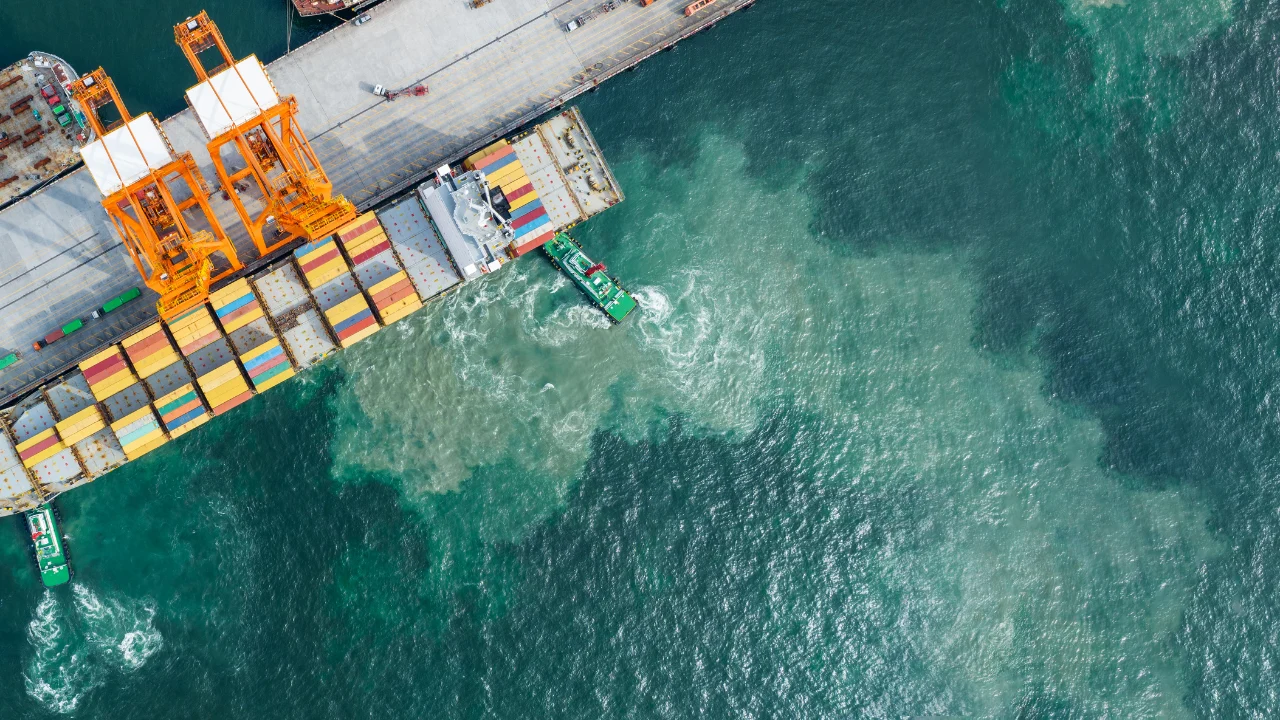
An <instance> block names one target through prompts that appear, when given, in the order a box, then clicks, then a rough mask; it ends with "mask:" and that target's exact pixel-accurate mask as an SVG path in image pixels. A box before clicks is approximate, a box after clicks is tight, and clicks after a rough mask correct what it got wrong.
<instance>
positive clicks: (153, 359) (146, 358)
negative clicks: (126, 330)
mask: <svg viewBox="0 0 1280 720" xmlns="http://www.w3.org/2000/svg"><path fill="white" fill-rule="evenodd" d="M121 345H122V346H123V347H124V351H125V354H126V355H128V356H129V362H131V363H133V368H134V370H135V371H137V373H138V376H139V377H141V378H143V379H146V378H149V377H151V376H152V375H154V374H156V373H157V372H160V371H161V370H163V369H165V368H167V367H169V366H170V365H172V364H174V363H176V362H178V360H179V358H178V353H177V351H176V350H174V349H173V343H171V342H169V336H168V335H166V334H165V332H164V328H163V327H162V326H161V325H160V322H159V321H156V322H153V323H151V324H150V325H148V326H147V327H145V328H143V329H142V330H140V331H138V332H136V333H134V334H133V335H130V336H129V337H127V338H125V340H124V342H122V343H121Z"/></svg>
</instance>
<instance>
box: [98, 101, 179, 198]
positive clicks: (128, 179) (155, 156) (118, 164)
mask: <svg viewBox="0 0 1280 720" xmlns="http://www.w3.org/2000/svg"><path fill="white" fill-rule="evenodd" d="M80 157H82V158H84V164H85V166H86V167H88V168H89V174H90V175H92V176H93V181H94V182H95V183H97V184H98V190H100V191H102V194H103V196H107V195H111V194H112V193H114V192H116V191H118V190H120V189H121V188H124V187H126V186H128V185H132V184H133V183H135V182H137V181H139V180H141V179H142V178H144V177H146V176H147V175H148V174H149V173H150V172H151V171H152V170H158V169H160V168H162V167H164V166H165V165H167V164H169V163H171V162H173V159H174V158H173V154H172V153H171V152H169V144H168V143H166V142H165V141H164V136H163V135H161V134H160V126H159V125H157V124H156V119H155V118H154V117H152V116H151V113H143V114H142V115H139V116H138V117H136V118H134V119H133V120H130V121H129V124H128V125H121V126H120V127H118V128H116V129H115V130H112V131H111V132H109V133H107V134H106V136H105V137H102V138H99V139H97V140H94V141H93V142H91V143H89V144H88V145H85V146H84V147H82V148H80Z"/></svg>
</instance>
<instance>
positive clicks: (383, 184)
mask: <svg viewBox="0 0 1280 720" xmlns="http://www.w3.org/2000/svg"><path fill="white" fill-rule="evenodd" d="M753 2H754V0H719V2H717V3H716V4H714V5H712V6H711V7H709V8H707V9H704V10H702V11H701V12H699V13H697V14H696V15H694V16H693V17H685V16H684V14H683V8H684V6H685V5H686V4H687V3H688V0H657V1H656V2H654V3H653V4H652V5H650V6H648V7H640V6H639V5H637V4H635V3H633V2H626V3H623V4H622V5H621V6H620V7H618V8H617V9H616V10H614V11H612V12H609V13H607V14H605V15H601V16H599V17H597V18H595V19H593V20H592V21H590V22H589V23H587V24H586V25H584V26H582V27H581V28H579V29H577V30H575V31H574V32H572V33H567V32H565V31H564V30H563V29H562V26H563V24H564V23H565V22H566V21H568V20H569V19H571V18H573V17H575V16H577V15H580V14H582V13H583V12H585V11H587V10H589V9H590V8H592V7H595V6H597V5H599V4H600V0H564V1H559V0H498V1H496V2H491V3H489V4H488V5H485V6H484V7H481V8H479V9H473V8H471V7H469V5H468V4H467V3H465V2H460V1H459V0H387V2H384V3H383V4H381V5H379V6H377V7H375V8H373V9H371V10H369V11H368V14H369V15H370V16H372V19H371V20H370V21H369V22H367V23H365V24H363V25H360V26H356V25H352V24H347V25H344V26H342V27H339V28H337V29H335V30H333V31H332V32H329V33H327V34H325V35H323V36H321V37H320V38H317V39H316V40H313V41H312V42H310V43H308V44H306V45H304V46H302V47H301V48H298V49H297V50H294V51H293V52H292V53H291V54H289V55H288V56H286V57H284V58H281V59H279V60H277V61H275V62H274V63H271V64H270V65H269V66H268V72H269V73H270V74H271V77H272V79H273V80H274V82H275V85H276V88H277V89H278V90H279V91H280V93H281V94H293V95H295V96H296V97H297V98H298V104H299V108H300V112H301V123H302V126H303V128H304V130H305V131H306V132H307V134H308V136H309V137H310V139H311V142H312V145H313V147H314V148H315V150H316V153H317V155H318V156H319V158H320V161H321V163H322V164H323V165H324V167H325V169H326V170H327V171H328V173H329V176H330V178H331V179H332V180H333V182H334V186H335V189H336V190H337V191H338V192H341V193H343V194H345V195H346V196H347V197H348V198H349V199H350V200H351V201H352V202H354V203H356V204H357V205H358V206H359V207H361V208H362V209H364V208H368V207H370V206H372V205H375V204H377V203H379V202H381V201H383V200H386V199H388V198H390V197H392V196H393V195H396V194H398V193H400V192H401V191H403V190H406V189H408V188H409V187H411V186H412V185H414V184H415V183H416V182H418V181H420V180H421V178H423V177H424V176H426V175H427V174H428V173H429V172H430V171H432V170H433V169H434V168H435V167H437V166H438V165H440V164H442V163H444V162H448V161H453V160H457V159H459V158H461V157H462V156H463V155H465V154H467V153H468V152H471V151H472V150H474V149H478V148H479V147H481V146H483V145H485V144H487V143H488V142H490V141H491V140H492V139H493V138H495V137H498V136H501V135H506V134H509V133H511V132H514V131H515V130H517V129H519V128H520V127H522V126H524V125H525V124H527V123H528V122H529V121H531V120H533V119H534V118H536V117H538V116H539V115H541V114H542V113H544V112H546V111H547V110H550V109H552V108H554V107H557V106H559V105H561V104H563V103H564V102H566V101H568V100H570V99H572V98H573V97H576V96H577V95H579V94H581V93H583V92H586V91H588V90H590V89H592V88H593V87H596V86H597V85H599V83H601V82H603V81H604V80H606V79H608V78H609V77H612V76H613V75H614V74H616V73H618V72H621V71H623V70H626V69H627V68H629V67H631V66H633V65H635V64H636V63H638V62H640V61H642V60H644V59H645V58H647V57H649V56H651V55H653V54H654V53H657V52H659V51H660V50H662V49H664V48H666V47H669V46H670V45H672V44H674V43H676V42H678V41H679V40H681V39H683V38H685V37H688V36H689V35H691V34H693V33H695V32H698V31H700V30H702V29H705V28H706V27H709V26H710V25H712V24H714V23H715V22H718V21H719V20H720V19H722V18H724V17H726V16H727V15H729V14H730V13H732V12H735V11H737V10H739V9H742V8H743V7H746V6H748V5H750V4H752V3H753ZM181 19H182V18H178V17H175V18H174V22H177V21H180V20H181ZM214 20H215V21H216V20H218V18H214ZM158 41H159V40H158ZM251 50H252V48H236V47H233V48H232V51H233V52H234V53H236V54H237V56H238V57H239V56H243V55H248V54H249V53H250V52H251ZM173 56H174V59H173V61H174V62H182V56H181V53H180V51H179V50H178V48H177V47H176V46H175V47H174V48H173ZM107 70H108V72H110V68H107ZM194 82H195V76H194V74H193V75H192V84H194ZM418 83H424V84H426V85H427V86H428V87H429V89H430V92H429V94H428V95H427V96H426V97H422V98H415V97H409V98H402V99H399V100H396V101H394V102H388V101H386V100H384V99H382V98H378V97H376V96H374V95H373V94H372V93H371V92H370V90H371V89H372V87H373V86H374V85H375V84H381V85H384V86H386V87H388V88H400V87H406V86H410V85H414V84H418ZM134 110H135V112H138V113H140V112H142V111H144V110H145V108H137V109H134ZM164 129H165V132H166V134H167V135H168V136H169V138H170V140H171V141H172V143H173V145H174V147H175V149H176V150H178V151H179V152H183V151H189V152H191V153H192V154H193V155H194V156H195V158H196V160H197V162H198V163H199V164H200V166H201V169H202V171H203V172H204V175H205V178H206V179H208V180H209V181H210V184H211V185H215V186H216V176H215V174H214V171H213V168H212V163H211V162H210V161H209V158H208V154H207V153H206V152H205V142H206V138H205V137H204V135H203V134H202V133H201V131H200V129H199V127H198V125H197V124H196V122H195V120H194V118H193V117H192V116H191V113H190V111H189V110H188V111H184V112H182V113H179V114H178V115H176V116H174V117H172V118H170V119H168V120H166V121H165V122H164ZM101 199H102V198H101V195H100V194H99V192H98V189H97V187H96V186H95V185H94V183H93V181H92V179H91V178H90V177H89V174H88V172H86V171H84V170H83V169H81V170H79V171H76V172H73V173H71V174H70V175H69V176H68V177H66V178H64V179H62V180H60V181H58V182H56V183H54V184H52V185H51V186H49V187H48V188H46V189H44V190H42V191H41V192H39V193H38V194H36V195H34V196H32V197H30V198H27V199H26V200H23V201H21V202H18V203H17V204H15V205H13V206H10V207H9V208H7V209H6V210H4V211H3V212H0V355H3V354H5V353H8V352H12V351H17V352H18V353H19V355H20V356H21V359H20V361H19V362H18V363H17V364H15V365H13V366H11V367H9V368H8V369H6V370H4V371H3V372H0V405H7V404H9V403H11V402H12V401H13V400H14V399H15V398H17V397H18V396H20V395H22V394H24V393H25V392H27V391H28V390H30V389H32V388H34V387H37V386H38V385H39V384H40V383H41V382H43V381H44V379H46V378H48V377H50V376H53V375H57V374H60V373H61V372H63V371H64V370H66V369H67V368H69V367H70V366H71V365H73V364H74V363H76V362H78V361H79V360H81V359H83V358H85V357H87V356H88V355H89V354H91V353H92V352H94V351H95V350H96V349H98V348H100V347H102V346H103V345H105V344H107V343H110V342H113V341H115V340H119V339H120V338H121V337H123V336H124V335H125V334H127V333H128V332H129V331H130V330H132V329H135V328H138V327H140V326H141V325H142V324H143V323H145V322H147V321H149V320H151V319H152V318H154V317H155V307H154V304H155V296H154V294H152V293H150V292H144V294H143V296H142V298H140V299H139V300H136V301H134V302H133V303H130V304H129V305H126V306H125V308H124V309H123V310H121V311H119V312H118V313H113V314H111V315H108V316H106V317H104V318H102V319H99V320H91V321H86V326H85V328H84V329H83V330H81V331H79V332H78V333H75V334H73V335H71V336H69V337H67V338H65V339H64V340H61V341H59V342H57V343H55V344H53V345H51V346H49V347H48V348H46V349H45V350H42V351H39V352H36V351H34V350H33V349H32V347H31V344H32V342H34V341H35V340H36V339H38V338H41V337H43V336H44V335H45V334H47V333H48V332H50V331H51V330H53V329H55V328H57V327H59V326H61V325H62V324H64V323H66V322H67V321H69V320H71V319H73V318H77V317H84V318H87V317H88V316H89V314H90V312H91V311H92V310H93V309H95V308H96V307H98V306H100V305H101V304H102V303H104V302H105V301H107V300H108V299H110V298H112V297H114V296H116V295H118V294H120V293H121V292H124V291H125V290H128V289H129V288H131V287H135V286H141V285H142V280H141V278H140V277H139V275H138V273H137V270H136V269H135V268H134V266H133V263H132V261H131V260H130V258H129V256H128V253H127V252H126V251H125V249H124V246H123V244H122V243H121V242H120V239H119V237H117V235H116V232H115V230H114V228H112V227H111V223H110V221H109V220H108V218H107V215H106V212H105V211H104V210H103V209H102V206H101ZM214 209H215V211H216V212H217V214H218V216H219V218H220V219H221V221H222V223H223V226H224V228H225V229H226V230H227V231H228V234H229V235H231V236H232V238H233V240H234V241H235V242H236V246H237V248H238V251H239V252H240V255H241V259H242V260H244V261H245V262H246V265H249V266H250V268H252V267H255V266H257V265H258V264H260V263H258V262H256V261H257V260H259V259H258V258H257V256H256V252H255V251H254V249H253V245H252V243H251V242H250V241H249V238H248V235H247V233H246V232H245V230H244V228H243V227H242V226H241V225H240V222H239V220H238V218H237V216H236V214H235V212H234V209H233V207H232V205H231V203H230V202H227V201H224V200H221V198H218V197H215V198H214Z"/></svg>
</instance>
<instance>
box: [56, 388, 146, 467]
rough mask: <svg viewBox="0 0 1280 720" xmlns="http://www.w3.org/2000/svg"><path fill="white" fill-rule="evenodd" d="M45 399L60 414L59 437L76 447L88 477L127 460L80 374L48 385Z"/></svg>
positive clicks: (57, 415)
mask: <svg viewBox="0 0 1280 720" xmlns="http://www.w3.org/2000/svg"><path fill="white" fill-rule="evenodd" d="M48 399H49V404H50V406H51V407H52V409H53V412H54V414H55V416H56V417H58V418H61V420H59V421H58V423H57V425H56V427H57V430H58V435H59V437H61V438H62V442H63V443H65V444H66V445H69V446H71V448H72V449H73V450H75V454H76V455H78V456H79V457H80V461H81V462H82V463H83V465H84V470H85V473H86V474H87V475H88V477H89V478H95V477H98V476H99V475H104V474H106V473H108V472H110V471H112V470H114V469H115V468H117V467H120V466H121V465H123V464H124V463H125V462H127V461H128V458H126V457H125V454H124V450H122V449H121V448H120V443H119V441H118V440H116V436H115V433H113V432H111V429H110V428H108V427H107V422H106V420H105V419H104V418H103V417H102V411H101V410H99V409H98V405H97V403H95V402H94V397H93V395H92V394H91V393H90V391H89V383H88V382H87V381H86V380H85V378H84V376H83V375H81V374H80V373H73V374H72V375H71V376H70V377H68V378H67V379H66V380H64V381H63V382H61V383H58V384H57V385H54V386H53V387H51V388H49V390H48Z"/></svg>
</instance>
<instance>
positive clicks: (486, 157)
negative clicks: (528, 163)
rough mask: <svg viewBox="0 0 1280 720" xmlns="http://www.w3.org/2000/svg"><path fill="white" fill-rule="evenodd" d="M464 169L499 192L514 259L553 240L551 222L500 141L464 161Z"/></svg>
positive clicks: (508, 147) (507, 145)
mask: <svg viewBox="0 0 1280 720" xmlns="http://www.w3.org/2000/svg"><path fill="white" fill-rule="evenodd" d="M464 166H465V167H466V168H467V169H469V170H479V171H481V172H483V173H484V175H485V178H486V179H487V180H488V181H489V187H490V188H494V187H496V188H498V189H500V190H501V191H502V195H503V197H505V198H506V201H507V205H508V206H509V207H510V208H511V229H512V230H513V231H514V232H515V239H514V240H512V241H511V251H512V253H514V254H515V255H516V256H517V257H518V256H520V255H523V254H525V253H527V252H529V251H530V250H535V249H537V248H540V247H542V245H543V243H545V242H547V241H548V240H550V239H551V238H552V237H554V236H555V228H554V227H553V226H552V225H551V218H550V217H548V216H547V210H546V208H544V207H543V206H542V201H541V200H539V199H538V192H537V191H536V190H534V189H533V183H532V182H530V181H529V176H528V175H527V174H526V173H525V171H524V165H522V164H521V163H520V158H518V157H517V156H516V151H515V148H513V147H511V145H510V143H508V142H507V141H506V140H500V141H498V142H496V143H494V144H492V145H490V146H489V147H487V148H485V149H484V150H481V151H480V152H478V153H476V154H475V155H472V156H471V157H469V158H467V159H466V161H465V163H464Z"/></svg>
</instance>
